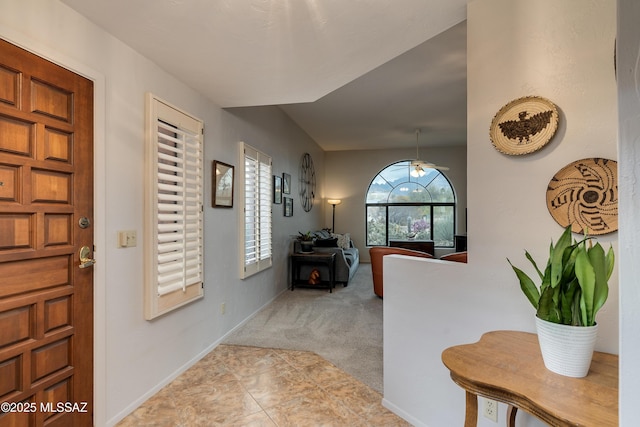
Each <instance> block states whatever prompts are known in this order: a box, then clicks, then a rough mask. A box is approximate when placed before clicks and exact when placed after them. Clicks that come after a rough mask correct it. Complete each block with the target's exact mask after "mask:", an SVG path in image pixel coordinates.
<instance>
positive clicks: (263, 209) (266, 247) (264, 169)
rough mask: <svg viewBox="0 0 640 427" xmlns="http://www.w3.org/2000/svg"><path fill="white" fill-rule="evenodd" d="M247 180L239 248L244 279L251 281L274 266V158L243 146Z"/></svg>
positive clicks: (243, 199) (243, 186) (244, 191)
mask: <svg viewBox="0 0 640 427" xmlns="http://www.w3.org/2000/svg"><path fill="white" fill-rule="evenodd" d="M241 149H242V153H243V159H244V163H243V167H244V173H243V174H241V176H242V177H243V178H244V182H243V184H242V185H241V186H240V187H241V189H242V191H243V195H242V197H241V200H242V202H243V203H244V206H243V207H244V209H243V211H242V212H243V214H244V216H243V224H244V227H243V229H242V233H240V234H241V241H240V247H241V248H243V254H242V256H241V259H242V265H241V271H240V274H241V277H242V278H243V279H244V278H245V277H249V276H251V275H252V274H255V273H258V272H259V271H262V270H264V269H266V268H269V267H271V265H272V230H271V222H272V220H271V198H272V197H273V196H272V192H273V190H272V185H273V178H272V175H271V157H270V156H268V155H266V154H264V153H261V152H260V151H258V150H256V149H255V148H253V147H251V146H249V145H247V144H244V143H242V144H241Z"/></svg>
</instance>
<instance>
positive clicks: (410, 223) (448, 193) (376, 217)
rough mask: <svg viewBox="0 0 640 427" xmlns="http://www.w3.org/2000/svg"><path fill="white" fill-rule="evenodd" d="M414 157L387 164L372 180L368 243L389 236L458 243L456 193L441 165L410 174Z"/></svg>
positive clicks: (437, 243) (378, 242) (384, 241)
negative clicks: (418, 174) (415, 175)
mask: <svg viewBox="0 0 640 427" xmlns="http://www.w3.org/2000/svg"><path fill="white" fill-rule="evenodd" d="M410 172H411V161H410V160H404V161H401V162H397V163H394V164H391V165H389V166H387V167H386V168H384V169H383V170H382V171H381V172H380V173H379V174H378V175H376V177H375V178H373V180H372V181H371V184H369V189H368V190H367V199H366V214H367V246H386V245H388V244H389V240H433V241H434V246H436V247H448V248H451V247H453V246H454V238H453V235H454V230H455V212H456V196H455V193H454V191H453V187H452V186H451V183H450V182H449V180H448V179H447V177H446V176H444V175H443V174H442V173H441V172H440V171H438V170H437V169H427V168H425V172H426V173H425V174H424V175H423V176H421V177H413V176H411V175H410Z"/></svg>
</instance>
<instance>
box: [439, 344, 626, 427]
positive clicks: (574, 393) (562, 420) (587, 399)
mask: <svg viewBox="0 0 640 427" xmlns="http://www.w3.org/2000/svg"><path fill="white" fill-rule="evenodd" d="M442 361H443V362H444V364H445V366H446V367H447V368H449V370H450V371H451V379H452V380H453V381H454V382H455V383H456V384H458V385H459V386H460V387H462V388H463V389H464V390H465V391H466V415H465V422H464V425H465V427H475V426H476V425H477V421H478V420H477V417H478V396H483V397H486V398H489V399H493V400H497V401H499V402H503V403H506V404H508V405H509V410H508V413H507V425H508V426H510V427H513V426H515V418H516V411H517V410H518V408H520V409H522V410H524V411H526V412H528V413H530V414H532V415H534V416H536V417H538V418H540V419H541V420H542V421H544V422H546V423H548V424H550V425H552V426H591V427H605V426H612V427H613V426H617V425H618V356H616V355H614V354H608V353H600V352H597V351H596V352H594V354H593V360H592V362H591V369H590V370H589V374H588V375H587V376H586V377H584V378H571V377H565V376H562V375H558V374H555V373H553V372H551V371H549V370H548V369H547V368H545V367H544V362H543V361H542V355H541V354H540V347H539V345H538V337H537V336H536V335H535V334H530V333H527V332H516V331H495V332H488V333H486V334H484V335H483V336H482V338H480V341H478V342H477V343H474V344H466V345H459V346H455V347H450V348H448V349H446V350H445V351H444V352H443V353H442Z"/></svg>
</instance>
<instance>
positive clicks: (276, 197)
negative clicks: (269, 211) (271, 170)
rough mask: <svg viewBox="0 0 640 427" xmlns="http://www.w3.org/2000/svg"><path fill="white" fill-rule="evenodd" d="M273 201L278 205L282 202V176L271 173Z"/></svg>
mask: <svg viewBox="0 0 640 427" xmlns="http://www.w3.org/2000/svg"><path fill="white" fill-rule="evenodd" d="M273 203H275V204H276V205H279V204H280V203H282V177H281V176H280V175H273Z"/></svg>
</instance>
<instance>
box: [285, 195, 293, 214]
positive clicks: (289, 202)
mask: <svg viewBox="0 0 640 427" xmlns="http://www.w3.org/2000/svg"><path fill="white" fill-rule="evenodd" d="M284 216H293V199H292V198H291V197H285V198H284Z"/></svg>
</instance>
